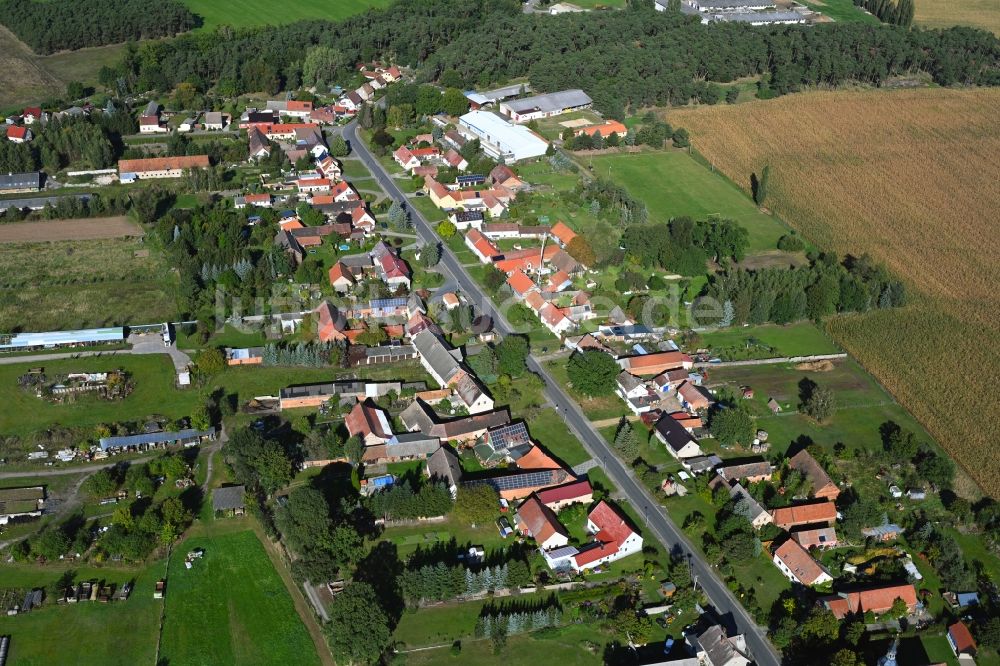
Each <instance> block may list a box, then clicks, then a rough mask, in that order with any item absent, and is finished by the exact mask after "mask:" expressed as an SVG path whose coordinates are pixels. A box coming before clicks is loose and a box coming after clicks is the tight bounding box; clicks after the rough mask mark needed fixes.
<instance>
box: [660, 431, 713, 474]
mask: <svg viewBox="0 0 1000 666" xmlns="http://www.w3.org/2000/svg"><path fill="white" fill-rule="evenodd" d="M670 418H673V417H670ZM721 464H722V458H720V457H719V456H717V455H715V454H712V455H710V456H698V457H697V458H688V459H687V460H685V461H684V462H683V465H684V467H686V468H687V469H688V471H690V472H692V473H694V474H701V473H702V472H707V471H709V470H712V469H715V467H716V465H721Z"/></svg>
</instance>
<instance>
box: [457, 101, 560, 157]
mask: <svg viewBox="0 0 1000 666" xmlns="http://www.w3.org/2000/svg"><path fill="white" fill-rule="evenodd" d="M458 125H459V131H461V132H462V134H464V135H466V136H467V137H468V138H470V139H472V138H475V139H479V142H480V143H481V144H482V148H483V152H484V153H486V154H487V155H489V156H490V157H492V158H493V159H500V158H503V159H504V161H505V162H507V163H508V164H509V163H511V162H519V161H521V160H527V159H531V158H532V157H540V156H542V155H544V154H545V151H546V150H548V148H549V142H548V141H546V140H545V139H543V138H542V137H540V136H538V135H537V134H535V133H534V132H532V131H531V130H530V129H528V128H527V127H522V126H520V125H514V124H512V123H509V122H507V121H506V120H504V119H503V118H501V117H500V116H498V115H496V114H495V113H490V112H488V111H470V112H469V113H467V114H465V115H464V116H462V117H461V118H459V119H458Z"/></svg>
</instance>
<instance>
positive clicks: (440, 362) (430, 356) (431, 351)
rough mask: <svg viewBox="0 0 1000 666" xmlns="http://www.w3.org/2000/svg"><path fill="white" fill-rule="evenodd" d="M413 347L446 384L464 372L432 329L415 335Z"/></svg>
mask: <svg viewBox="0 0 1000 666" xmlns="http://www.w3.org/2000/svg"><path fill="white" fill-rule="evenodd" d="M413 346H414V347H416V348H417V353H419V354H420V356H421V357H423V359H424V360H425V361H426V362H427V364H428V365H430V366H431V368H433V369H434V372H435V373H436V374H437V375H438V377H439V378H440V379H441V380H442V381H444V383H446V384H447V383H448V382H450V381H451V380H452V378H453V377H454V376H455V375H457V374H458V373H459V372H460V371H461V370H462V368H461V366H460V365H459V363H458V361H457V360H456V359H455V357H454V356H453V355H452V353H451V350H450V349H449V348H448V345H447V344H446V343H445V341H444V340H442V339H441V338H440V337H438V336H437V335H436V334H435V333H434V332H433V331H431V330H430V329H424V330H423V331H420V332H419V333H417V334H416V335H414V336H413Z"/></svg>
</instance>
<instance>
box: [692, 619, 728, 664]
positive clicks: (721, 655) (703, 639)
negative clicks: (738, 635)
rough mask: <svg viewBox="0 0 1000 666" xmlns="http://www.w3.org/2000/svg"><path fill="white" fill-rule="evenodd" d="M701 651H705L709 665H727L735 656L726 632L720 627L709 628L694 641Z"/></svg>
mask: <svg viewBox="0 0 1000 666" xmlns="http://www.w3.org/2000/svg"><path fill="white" fill-rule="evenodd" d="M694 642H696V643H697V644H698V645H699V646H700V647H701V649H702V650H704V651H705V653H706V656H707V657H708V661H709V663H710V664H713V665H716V664H717V665H718V666H724V665H725V664H728V663H729V661H730V659H732V658H733V657H734V656H736V654H737V650H736V648H735V647H734V646H733V644H732V643H731V642H730V640H729V637H728V636H727V635H726V630H725V629H723V628H722V626H721V625H714V626H712V627H709V628H708V630H706V631H705V632H704V633H702V634H700V635H699V636H698V637H697V638H695V639H694Z"/></svg>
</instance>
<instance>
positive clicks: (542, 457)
mask: <svg viewBox="0 0 1000 666" xmlns="http://www.w3.org/2000/svg"><path fill="white" fill-rule="evenodd" d="M514 464H516V465H517V466H518V467H519V468H521V469H561V465H559V463H557V462H556V461H555V460H553V459H552V458H551V457H550V456H549V454H547V453H545V451H543V450H542V449H541V447H538V446H533V447H531V450H530V451H528V452H527V453H525V454H524V455H523V456H521V457H520V458H518V459H517V460H516V461H515V462H514Z"/></svg>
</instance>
